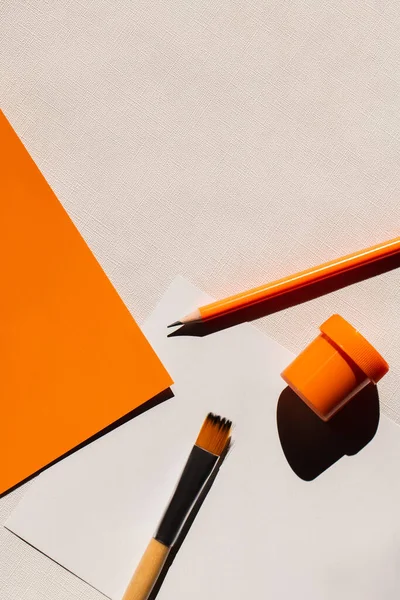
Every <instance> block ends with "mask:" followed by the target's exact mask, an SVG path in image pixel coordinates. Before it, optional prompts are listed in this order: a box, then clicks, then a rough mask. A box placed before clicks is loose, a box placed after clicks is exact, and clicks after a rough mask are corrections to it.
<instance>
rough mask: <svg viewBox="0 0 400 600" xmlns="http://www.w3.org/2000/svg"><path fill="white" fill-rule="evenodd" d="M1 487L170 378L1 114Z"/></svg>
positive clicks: (24, 475)
mask: <svg viewBox="0 0 400 600" xmlns="http://www.w3.org/2000/svg"><path fill="white" fill-rule="evenodd" d="M0 185H1V202H0V228H1V230H0V261H1V269H0V286H1V293H0V324H1V328H0V370H1V377H0V397H1V398H0V402H1V419H0V461H1V463H0V464H1V467H0V494H1V493H3V492H5V491H6V490H8V489H10V488H12V487H13V486H15V485H16V484H18V483H19V482H21V481H23V480H24V479H26V478H27V477H29V476H30V475H32V474H33V473H35V472H37V471H38V470H40V469H41V468H43V467H44V466H46V465H47V464H49V463H51V462H52V461H54V460H55V459H57V458H59V457H60V456H62V455H63V454H64V453H66V452H68V451H69V450H71V449H72V448H74V447H75V446H77V445H78V444H80V443H81V442H83V441H85V440H87V439H88V438H90V437H91V436H93V435H94V434H96V433H97V432H99V431H101V430H102V429H104V428H105V427H107V426H108V425H110V424H111V423H113V422H114V421H116V420H118V419H119V418H120V417H122V416H124V415H126V414H127V413H128V412H130V411H131V410H133V409H134V408H136V407H138V406H139V405H141V404H143V403H144V402H146V401H147V400H149V399H151V398H152V397H153V396H155V395H156V394H158V393H159V392H161V391H162V390H165V389H166V388H168V387H169V385H170V384H171V383H172V381H171V378H170V377H169V375H168V373H167V372H166V370H165V369H164V367H163V366H162V364H161V362H160V361H159V359H158V358H157V356H156V354H155V353H154V351H153V350H152V348H151V346H150V345H149V343H148V342H147V340H146V338H145V337H144V335H143V334H142V332H141V331H140V329H139V327H138V326H137V324H136V323H135V321H134V319H133V318H132V316H131V315H130V313H129V311H128V310H127V308H126V307H125V305H124V304H123V302H122V300H121V299H120V297H119V296H118V294H117V292H116V291H115V289H114V288H113V286H112V284H111V283H110V281H109V280H108V279H107V277H106V275H105V273H104V272H103V270H102V269H101V267H100V265H99V264H98V262H97V261H96V259H95V257H94V256H93V254H92V253H91V251H90V250H89V248H88V246H87V245H86V243H85V241H84V240H83V238H82V237H81V235H80V234H79V232H78V230H77V229H76V227H75V226H74V224H73V223H72V221H71V220H70V218H69V217H68V215H67V213H66V212H65V210H64V208H63V207H62V205H61V204H60V202H59V201H58V200H57V198H56V196H55V194H54V193H53V192H52V190H51V188H50V187H49V185H48V184H47V183H46V181H45V179H44V177H43V176H42V174H41V173H40V171H39V170H38V168H37V166H36V165H35V163H34V162H33V160H32V159H31V157H30V156H29V154H28V152H27V150H26V149H25V147H24V146H23V144H22V143H21V141H20V140H19V138H18V136H17V135H16V133H15V132H14V131H13V129H12V128H11V126H10V124H9V123H8V121H7V120H6V118H5V116H4V114H3V113H1V111H0Z"/></svg>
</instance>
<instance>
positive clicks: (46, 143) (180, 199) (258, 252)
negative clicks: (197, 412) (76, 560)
mask: <svg viewBox="0 0 400 600" xmlns="http://www.w3.org/2000/svg"><path fill="white" fill-rule="evenodd" d="M0 105H1V107H2V109H3V110H4V112H5V114H6V116H7V117H8V118H9V120H10V121H11V123H12V125H13V126H14V128H15V129H16V130H17V132H18V133H19V135H20V136H21V138H22V140H23V141H24V143H25V144H26V145H27V147H28V149H29V151H30V153H31V154H32V156H33V158H34V159H35V160H36V162H37V164H38V165H39V167H40V168H41V170H42V171H43V173H44V175H45V176H46V178H47V180H48V181H49V183H50V184H51V186H52V187H53V189H54V190H55V192H56V194H57V195H58V197H59V199H60V200H61V202H62V203H63V204H64V206H65V207H66V208H67V210H68V211H69V213H70V215H71V216H72V218H73V219H74V221H75V223H76V224H77V226H78V228H79V229H80V231H81V232H82V234H83V235H84V237H85V238H86V240H87V241H88V243H89V245H90V246H91V248H92V249H93V251H94V252H95V254H96V256H97V257H98V259H99V260H100V262H101V264H102V265H103V267H104V269H105V270H106V272H107V273H108V275H109V277H110V278H111V280H112V281H113V283H114V284H115V286H116V287H117V289H118V290H119V292H120V294H121V296H122V297H123V299H124V300H125V302H126V303H127V305H128V307H129V308H130V309H131V311H132V313H133V315H134V316H135V317H136V318H137V319H138V320H139V322H140V321H141V320H143V318H144V317H145V316H146V315H147V314H148V313H149V312H150V311H151V309H152V308H153V307H154V306H155V304H156V302H157V300H158V299H159V298H160V296H161V295H162V293H163V291H164V289H165V287H166V286H167V285H168V284H169V282H170V281H171V279H172V278H173V277H174V276H175V275H177V274H181V275H184V276H186V277H188V278H189V279H190V280H192V281H193V282H194V283H195V284H197V285H198V286H199V287H201V288H203V289H204V290H205V291H206V292H208V293H210V294H212V295H213V296H215V297H221V296H224V295H227V294H229V293H232V292H235V291H237V290H240V289H243V288H245V287H247V286H253V285H256V284H261V283H264V282H265V281H267V280H270V279H272V278H277V277H280V276H282V275H285V274H288V273H290V272H291V271H295V270H298V269H302V268H306V267H308V266H311V265H312V264H314V263H318V262H321V261H324V260H328V259H331V258H334V257H336V256H338V255H340V254H342V253H347V252H350V251H353V250H357V249H359V248H362V247H364V246H367V245H370V244H373V243H378V242H380V241H383V240H385V239H389V238H391V237H395V236H397V235H399V234H400V227H399V223H400V202H399V199H400V169H399V164H400V4H399V2H398V0H369V1H368V2H365V1H363V0H333V1H332V2H330V1H329V0H218V1H217V2H216V1H215V0H92V1H91V0H85V1H80V0H64V1H62V0H61V1H59V2H56V1H54V0H48V1H40V0H37V1H34V0H30V1H25V0H18V1H17V2H15V1H13V0H0ZM399 282H400V271H393V272H390V273H387V274H385V275H382V276H380V277H378V278H375V279H373V280H369V281H365V282H363V283H361V284H357V285H355V286H352V287H349V288H347V289H343V290H341V291H338V292H335V293H333V294H330V295H328V296H325V297H322V298H320V299H317V300H314V301H312V302H309V303H307V304H303V305H301V306H298V307H295V308H292V309H290V310H287V311H284V312H281V313H278V314H275V315H272V316H270V317H268V318H266V319H263V320H261V321H259V322H258V323H257V326H259V327H260V328H261V329H263V330H264V331H266V332H267V333H269V334H270V335H272V336H273V337H275V338H276V339H277V340H278V341H280V342H281V343H282V344H283V345H285V346H287V347H288V348H289V349H290V350H293V351H295V352H296V351H298V350H300V349H301V348H302V347H303V346H304V345H305V344H306V343H307V342H308V341H309V340H310V339H311V338H312V337H313V336H314V334H315V332H316V327H317V326H318V325H319V324H320V323H321V322H322V321H323V320H324V319H325V318H327V317H328V316H329V315H330V314H331V313H332V312H335V311H337V312H339V313H341V314H342V315H343V316H345V317H347V318H348V319H349V320H350V321H351V322H352V323H354V324H355V325H356V326H358V327H359V328H360V329H361V330H362V331H363V332H364V333H365V334H366V335H367V337H369V338H370V340H371V341H372V342H374V343H375V345H376V346H377V347H378V348H379V349H380V350H381V351H382V353H383V354H384V356H385V357H386V359H387V360H388V361H389V363H390V365H391V372H390V374H389V375H388V376H387V377H386V378H385V380H384V381H383V382H382V384H381V385H380V397H381V402H382V410H383V411H384V412H385V413H386V414H387V415H388V416H390V417H392V418H394V419H395V420H397V421H399V422H400V349H399V338H400V326H399V317H400V308H399V306H400V303H399V300H400V291H399ZM177 316H179V315H177ZM23 491H24V490H23V489H20V490H19V491H18V492H16V493H14V494H12V495H10V496H8V497H6V498H5V499H3V500H2V501H1V502H0V521H1V522H3V521H4V520H5V518H6V517H7V515H8V513H9V512H10V511H11V509H12V507H13V506H14V505H15V503H16V502H17V499H18V497H19V495H21V494H22V493H23ZM0 597H1V598H2V600H67V599H68V600H78V599H79V600H95V599H98V598H101V596H100V595H99V594H97V593H96V592H94V591H93V590H91V589H90V588H89V587H88V586H87V585H85V584H84V583H83V582H80V581H79V580H78V579H76V578H75V577H74V576H73V575H71V574H69V573H67V572H65V571H64V570H63V569H62V568H61V567H59V566H57V565H55V564H53V563H52V562H51V561H49V560H48V559H47V558H45V557H43V556H41V555H40V554H39V553H37V552H36V551H35V550H33V549H32V548H30V547H28V546H27V545H25V544H24V543H23V542H22V541H20V540H18V539H17V538H15V537H14V536H13V535H12V534H10V533H8V532H7V531H6V530H4V529H1V530H0Z"/></svg>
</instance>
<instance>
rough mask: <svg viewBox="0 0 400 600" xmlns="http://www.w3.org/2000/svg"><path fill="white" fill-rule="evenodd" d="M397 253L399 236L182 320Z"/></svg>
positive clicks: (221, 310) (244, 304)
mask: <svg viewBox="0 0 400 600" xmlns="http://www.w3.org/2000/svg"><path fill="white" fill-rule="evenodd" d="M397 252H400V237H397V238H395V239H393V240H390V241H388V242H384V243H383V244H378V245H377V246H372V247H371V248H367V249H366V250H361V251H359V252H354V253H353V254H348V255H347V256H343V257H342V258H337V259H336V260H332V261H330V262H327V263H324V264H322V265H319V266H317V267H313V268H311V269H307V270H306V271H301V272H300V273H296V274H294V275H289V276H288V277H284V278H283V279H278V280H277V281H273V282H272V283H267V284H266V285H262V286H260V287H256V288H253V289H251V290H248V291H247V292H242V293H240V294H236V295H234V296H230V297H229V298H225V299H224V300H218V301H217V302H212V303H211V304H207V305H205V306H202V307H201V308H199V309H198V311H196V313H192V314H191V315H188V316H187V317H185V318H183V319H182V320H181V322H182V323H185V322H189V321H191V320H202V321H205V320H208V319H214V318H215V317H219V316H222V315H224V314H228V313H231V312H234V311H236V310H240V309H242V308H245V307H248V306H251V305H253V304H257V303H258V302H263V301H264V300H267V299H269V298H273V297H275V296H280V295H282V294H286V293H288V292H292V291H294V290H297V289H299V288H301V287H305V286H307V285H310V284H312V283H316V282H317V281H322V280H323V279H328V278H329V277H333V276H334V275H338V274H340V273H344V272H345V271H350V270H352V269H356V268H357V267H361V266H363V265H366V264H368V263H371V262H374V261H377V260H380V259H382V258H385V257H387V256H391V255H393V254H396V253H397ZM197 313H198V314H197Z"/></svg>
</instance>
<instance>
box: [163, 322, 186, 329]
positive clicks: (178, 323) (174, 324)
mask: <svg viewBox="0 0 400 600" xmlns="http://www.w3.org/2000/svg"><path fill="white" fill-rule="evenodd" d="M177 325H183V323H182V321H174V322H173V323H171V324H170V325H167V328H168V327H176V326H177Z"/></svg>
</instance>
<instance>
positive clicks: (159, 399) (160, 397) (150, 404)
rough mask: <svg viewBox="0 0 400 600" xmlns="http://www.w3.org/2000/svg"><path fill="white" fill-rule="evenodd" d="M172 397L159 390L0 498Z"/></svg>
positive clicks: (171, 392) (3, 494)
mask: <svg viewBox="0 0 400 600" xmlns="http://www.w3.org/2000/svg"><path fill="white" fill-rule="evenodd" d="M173 397H174V393H173V391H172V390H171V388H167V389H166V390H164V391H162V392H160V393H159V394H157V395H156V396H154V397H153V398H151V399H150V400H148V401H147V402H145V403H144V404H142V405H141V406H138V407H137V408H135V409H133V410H131V411H130V412H129V413H127V414H126V415H124V416H123V417H121V418H120V419H118V420H117V421H114V423H111V425H108V426H107V427H105V428H104V429H102V430H101V431H99V432H98V433H96V434H95V435H93V436H92V437H90V438H88V439H87V440H85V441H84V442H82V443H81V444H79V445H78V446H75V447H74V448H72V449H71V450H68V452H66V453H65V454H63V455H62V456H60V457H59V458H57V459H56V460H53V461H52V462H51V463H49V464H47V465H45V466H44V467H43V468H42V469H39V470H38V471H36V472H35V473H32V475H29V477H26V478H25V479H24V480H23V481H20V482H19V483H17V485H14V486H13V487H12V488H9V489H8V490H6V491H5V492H3V493H1V494H0V500H1V498H3V497H4V496H6V495H7V494H9V493H10V492H13V491H14V490H16V489H17V488H19V487H20V486H21V485H23V484H24V483H27V482H28V481H30V480H31V479H33V478H34V477H36V476H37V475H39V474H40V473H42V472H43V471H45V470H46V469H48V468H49V467H52V466H53V465H55V464H56V463H58V462H59V461H60V460H63V459H64V458H67V456H70V455H71V454H73V453H74V452H77V451H78V450H80V449H81V448H84V447H85V446H87V445H88V444H91V443H92V442H94V441H95V440H98V439H99V438H101V437H102V436H103V435H106V434H107V433H109V432H110V431H113V430H114V429H116V428H117V427H120V426H121V425H124V423H127V422H128V421H130V420H131V419H134V418H135V417H138V416H139V415H141V414H143V413H144V412H146V411H148V410H150V409H151V408H154V407H155V406H158V405H159V404H162V403H163V402H165V401H166V400H170V399H171V398H173Z"/></svg>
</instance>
